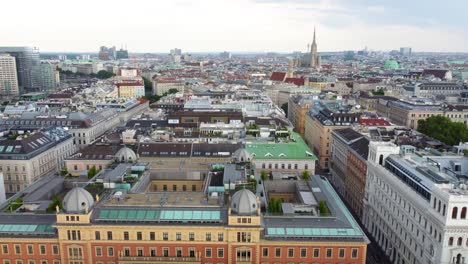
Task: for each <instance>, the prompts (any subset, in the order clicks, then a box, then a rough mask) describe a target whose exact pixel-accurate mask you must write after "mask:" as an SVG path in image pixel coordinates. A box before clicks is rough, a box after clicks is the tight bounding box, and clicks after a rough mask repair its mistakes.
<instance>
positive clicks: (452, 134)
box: [418, 115, 468, 146]
mask: <svg viewBox="0 0 468 264" xmlns="http://www.w3.org/2000/svg"><path fill="white" fill-rule="evenodd" d="M418 131H419V132H421V133H423V134H426V135H428V136H430V137H432V138H435V139H437V140H440V141H442V142H444V143H445V144H447V145H451V146H453V145H457V144H458V143H460V142H467V141H468V128H467V126H466V125H465V124H463V123H461V122H452V120H450V118H448V117H445V116H440V115H437V116H431V117H429V118H427V119H425V120H419V121H418Z"/></svg>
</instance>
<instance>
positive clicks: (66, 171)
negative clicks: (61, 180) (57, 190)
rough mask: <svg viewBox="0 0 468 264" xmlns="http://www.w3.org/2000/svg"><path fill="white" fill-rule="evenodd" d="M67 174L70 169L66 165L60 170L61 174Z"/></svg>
mask: <svg viewBox="0 0 468 264" xmlns="http://www.w3.org/2000/svg"><path fill="white" fill-rule="evenodd" d="M67 174H68V169H67V167H66V166H64V167H63V168H62V170H61V171H60V175H62V176H65V175H67Z"/></svg>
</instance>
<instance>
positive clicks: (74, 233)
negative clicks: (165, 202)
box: [67, 220, 251, 242]
mask: <svg viewBox="0 0 468 264" xmlns="http://www.w3.org/2000/svg"><path fill="white" fill-rule="evenodd" d="M77 221H78V220H77ZM113 236H114V235H113V232H112V231H107V240H113ZM94 237H95V239H96V240H101V231H95V233H94ZM135 237H136V240H143V232H136V236H135ZM67 238H68V240H81V231H80V230H67ZM161 238H162V240H165V241H168V240H169V232H162V236H161ZM237 238H238V241H239V242H250V241H251V233H250V232H237ZM182 239H183V235H182V232H176V233H175V240H176V241H182ZM123 240H130V232H128V231H125V232H123ZM146 240H156V232H149V233H148V236H147V239H146ZM188 240H189V241H195V233H194V232H189V233H188ZM205 241H212V236H211V232H206V233H205ZM217 241H224V233H221V232H219V233H218V240H217Z"/></svg>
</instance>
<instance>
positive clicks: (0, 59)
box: [0, 53, 19, 97]
mask: <svg viewBox="0 0 468 264" xmlns="http://www.w3.org/2000/svg"><path fill="white" fill-rule="evenodd" d="M0 95H1V96H2V97H14V96H18V95H19V87H18V75H17V74H16V62H15V57H13V56H11V55H9V54H6V53H5V54H0Z"/></svg>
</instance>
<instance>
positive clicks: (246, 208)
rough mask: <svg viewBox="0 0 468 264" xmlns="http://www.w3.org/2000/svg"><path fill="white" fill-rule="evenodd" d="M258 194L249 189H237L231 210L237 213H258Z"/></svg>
mask: <svg viewBox="0 0 468 264" xmlns="http://www.w3.org/2000/svg"><path fill="white" fill-rule="evenodd" d="M257 209H258V204H257V196H256V195H255V194H254V193H253V192H251V191H250V190H247V189H242V190H240V191H237V192H236V193H235V194H234V195H233V196H232V200H231V212H232V213H234V214H237V215H256V214H257Z"/></svg>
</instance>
